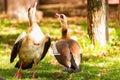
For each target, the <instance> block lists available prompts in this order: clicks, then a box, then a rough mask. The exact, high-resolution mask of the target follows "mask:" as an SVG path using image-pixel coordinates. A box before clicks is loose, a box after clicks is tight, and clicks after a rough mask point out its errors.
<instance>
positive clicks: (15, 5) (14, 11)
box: [5, 0, 42, 20]
mask: <svg viewBox="0 0 120 80" xmlns="http://www.w3.org/2000/svg"><path fill="white" fill-rule="evenodd" d="M34 1H35V0H5V4H6V5H5V6H6V7H7V8H6V13H7V14H8V15H9V16H10V17H11V18H12V19H18V20H28V16H27V12H28V8H29V7H30V6H31V4H33V2H34ZM39 13H40V12H39ZM39 15H40V16H38V14H37V18H39V17H41V16H42V13H40V14H39Z"/></svg>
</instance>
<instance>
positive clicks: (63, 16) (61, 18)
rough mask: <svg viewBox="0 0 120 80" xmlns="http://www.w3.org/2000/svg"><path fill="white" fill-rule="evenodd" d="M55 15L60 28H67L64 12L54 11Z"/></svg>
mask: <svg viewBox="0 0 120 80" xmlns="http://www.w3.org/2000/svg"><path fill="white" fill-rule="evenodd" d="M55 17H57V18H58V20H59V22H60V24H61V27H62V28H67V17H66V16H65V15H64V14H58V13H56V15H55Z"/></svg>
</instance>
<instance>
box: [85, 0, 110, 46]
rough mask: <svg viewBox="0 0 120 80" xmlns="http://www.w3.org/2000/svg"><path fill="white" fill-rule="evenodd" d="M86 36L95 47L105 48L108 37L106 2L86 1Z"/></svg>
mask: <svg viewBox="0 0 120 80" xmlns="http://www.w3.org/2000/svg"><path fill="white" fill-rule="evenodd" d="M87 9H88V14H87V20H88V35H89V37H90V38H91V40H92V43H93V44H94V45H95V44H96V43H99V44H100V45H101V46H105V45H106V43H107V40H108V39H109V37H108V2H107V0H87Z"/></svg>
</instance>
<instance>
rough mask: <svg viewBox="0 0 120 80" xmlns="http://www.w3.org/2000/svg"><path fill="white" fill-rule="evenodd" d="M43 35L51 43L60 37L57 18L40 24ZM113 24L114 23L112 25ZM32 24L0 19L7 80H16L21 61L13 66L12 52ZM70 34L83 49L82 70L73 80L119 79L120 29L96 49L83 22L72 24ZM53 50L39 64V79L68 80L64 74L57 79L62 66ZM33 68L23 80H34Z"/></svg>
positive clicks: (1, 66) (1, 64) (0, 67)
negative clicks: (49, 38) (17, 66)
mask: <svg viewBox="0 0 120 80" xmlns="http://www.w3.org/2000/svg"><path fill="white" fill-rule="evenodd" d="M39 25H40V26H41V29H42V31H43V32H44V33H50V35H51V37H52V42H54V41H55V40H57V39H58V38H59V37H60V34H61V33H60V26H59V25H60V24H59V22H58V21H57V20H56V19H48V20H47V19H46V20H44V21H42V22H40V23H39ZM110 25H112V23H110ZM28 26H29V24H28V23H27V22H23V23H11V22H10V21H9V20H6V19H3V20H0V76H1V77H3V78H5V79H6V80H16V79H14V78H13V76H14V74H15V73H16V72H17V70H18V69H16V68H14V65H15V64H16V62H17V60H18V58H16V59H15V61H14V62H13V63H12V64H10V62H9V59H10V52H11V49H12V46H13V44H14V41H15V39H16V38H17V36H18V35H19V34H20V33H21V32H23V31H26V29H27V27H28ZM69 30H70V35H71V36H74V37H77V41H78V42H79V44H80V46H81V48H82V50H83V61H82V64H81V68H82V71H81V72H78V73H74V74H73V76H72V80H119V78H120V48H119V46H120V29H115V28H113V27H112V28H110V33H109V34H110V42H109V43H108V44H107V45H106V46H105V47H103V48H101V47H100V46H98V45H97V46H96V47H93V46H92V45H91V41H90V39H89V37H88V35H87V25H86V23H85V22H84V21H80V20H79V21H78V22H77V23H76V22H75V21H73V20H70V21H69ZM51 54H52V50H51V48H50V49H49V52H48V54H47V56H46V57H45V58H44V59H43V60H42V61H41V62H39V64H38V65H37V79H38V80H69V73H67V72H64V74H63V77H62V78H57V75H58V74H57V72H59V71H61V65H60V64H59V63H58V62H57V61H56V59H55V57H54V56H53V55H51ZM32 73H33V68H32V69H28V70H22V78H21V79H20V80H32V78H31V77H32Z"/></svg>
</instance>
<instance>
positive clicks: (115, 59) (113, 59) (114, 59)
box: [108, 57, 120, 61]
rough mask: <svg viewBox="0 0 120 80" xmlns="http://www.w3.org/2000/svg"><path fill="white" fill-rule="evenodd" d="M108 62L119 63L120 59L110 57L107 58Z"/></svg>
mask: <svg viewBox="0 0 120 80" xmlns="http://www.w3.org/2000/svg"><path fill="white" fill-rule="evenodd" d="M108 60H110V61H111V60H112V61H120V58H113V57H112V58H108Z"/></svg>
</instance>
